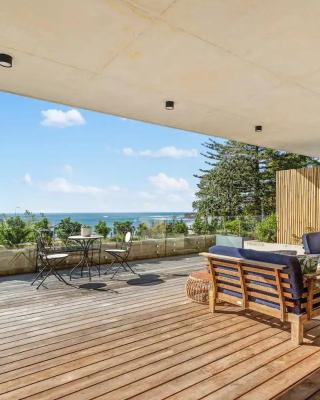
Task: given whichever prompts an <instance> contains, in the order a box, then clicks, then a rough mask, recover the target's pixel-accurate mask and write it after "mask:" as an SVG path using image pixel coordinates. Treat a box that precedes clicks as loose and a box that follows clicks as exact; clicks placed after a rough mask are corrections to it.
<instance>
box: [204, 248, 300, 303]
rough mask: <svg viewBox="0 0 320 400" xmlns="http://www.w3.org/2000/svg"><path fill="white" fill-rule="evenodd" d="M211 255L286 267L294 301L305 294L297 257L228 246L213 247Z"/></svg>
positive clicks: (210, 250)
mask: <svg viewBox="0 0 320 400" xmlns="http://www.w3.org/2000/svg"><path fill="white" fill-rule="evenodd" d="M209 252H210V253H213V254H218V255H222V256H228V257H236V258H243V259H247V260H253V261H262V262H266V263H272V264H281V265H285V266H286V268H284V270H283V272H284V273H287V274H289V280H290V284H291V286H292V295H293V298H294V299H301V297H302V294H303V275H302V271H301V267H300V263H299V260H298V259H297V257H293V256H287V255H284V254H277V253H271V252H268V251H257V250H251V249H239V248H236V247H228V246H212V247H210V249H209Z"/></svg>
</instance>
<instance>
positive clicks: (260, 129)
mask: <svg viewBox="0 0 320 400" xmlns="http://www.w3.org/2000/svg"><path fill="white" fill-rule="evenodd" d="M254 130H255V131H256V132H258V133H261V132H262V125H256V126H255V128H254Z"/></svg>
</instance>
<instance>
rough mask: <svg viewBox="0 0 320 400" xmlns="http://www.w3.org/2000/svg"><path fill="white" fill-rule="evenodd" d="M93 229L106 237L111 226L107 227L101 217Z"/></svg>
mask: <svg viewBox="0 0 320 400" xmlns="http://www.w3.org/2000/svg"><path fill="white" fill-rule="evenodd" d="M94 229H95V231H96V232H97V233H98V234H99V235H101V236H103V237H104V238H106V237H107V236H108V235H109V233H110V232H111V228H109V227H108V226H107V223H106V221H104V220H103V219H101V220H100V221H99V222H98V223H97V225H96V226H95V227H94Z"/></svg>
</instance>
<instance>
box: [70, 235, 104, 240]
mask: <svg viewBox="0 0 320 400" xmlns="http://www.w3.org/2000/svg"><path fill="white" fill-rule="evenodd" d="M102 238H103V236H101V235H90V236H81V235H72V236H69V237H68V239H71V240H72V239H73V240H89V239H91V240H95V239H102Z"/></svg>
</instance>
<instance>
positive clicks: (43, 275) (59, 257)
mask: <svg viewBox="0 0 320 400" xmlns="http://www.w3.org/2000/svg"><path fill="white" fill-rule="evenodd" d="M51 234H52V232H51V231H49V230H42V231H40V232H39V235H38V238H37V268H38V273H37V275H36V277H35V278H34V280H33V282H32V283H31V285H33V284H34V283H35V282H36V281H37V280H38V279H41V281H40V283H39V285H38V286H37V289H39V287H40V286H41V285H43V283H44V281H45V280H46V279H47V278H48V277H49V276H50V275H54V276H55V277H56V278H57V279H58V280H59V281H60V282H63V283H65V284H66V285H69V283H68V282H67V281H65V279H64V278H63V277H62V276H61V274H60V273H59V272H58V271H57V270H56V266H57V265H58V264H60V263H62V262H63V261H64V260H65V259H66V258H67V257H68V254H67V253H54V252H53V251H54V250H52V249H51V251H50V247H49V246H48V243H46V242H47V241H48V238H50V236H51Z"/></svg>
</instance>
